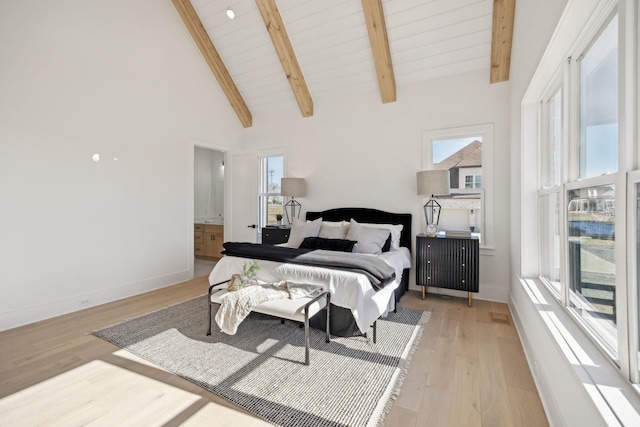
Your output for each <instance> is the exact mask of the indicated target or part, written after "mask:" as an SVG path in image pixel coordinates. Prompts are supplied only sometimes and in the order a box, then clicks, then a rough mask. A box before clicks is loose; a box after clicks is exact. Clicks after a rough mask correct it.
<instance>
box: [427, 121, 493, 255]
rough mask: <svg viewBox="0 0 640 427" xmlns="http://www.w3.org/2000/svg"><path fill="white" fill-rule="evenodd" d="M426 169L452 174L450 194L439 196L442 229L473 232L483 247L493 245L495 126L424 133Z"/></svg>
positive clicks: (488, 125)
mask: <svg viewBox="0 0 640 427" xmlns="http://www.w3.org/2000/svg"><path fill="white" fill-rule="evenodd" d="M422 138H423V139H422V141H423V161H422V169H423V170H434V169H435V170H438V169H441V170H442V169H444V170H447V171H448V172H449V188H450V194H449V195H443V196H438V197H437V199H438V203H439V204H440V205H441V206H442V211H441V215H440V224H439V226H440V229H442V230H465V231H466V230H469V231H471V232H472V233H474V234H475V235H476V236H478V237H479V238H480V245H481V247H483V248H485V249H486V248H490V247H491V245H492V242H493V239H492V233H493V215H492V211H491V207H492V201H493V188H492V180H491V178H492V175H490V174H489V175H488V174H487V171H489V172H490V171H492V170H493V168H492V161H493V154H492V153H493V125H490V124H486V125H475V126H465V127H460V128H450V129H441V130H437V131H425V132H423V137H422Z"/></svg>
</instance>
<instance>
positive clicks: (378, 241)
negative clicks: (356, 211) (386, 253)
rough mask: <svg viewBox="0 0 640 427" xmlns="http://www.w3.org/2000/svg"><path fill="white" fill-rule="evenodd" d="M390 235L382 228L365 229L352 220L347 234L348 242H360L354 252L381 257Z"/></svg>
mask: <svg viewBox="0 0 640 427" xmlns="http://www.w3.org/2000/svg"><path fill="white" fill-rule="evenodd" d="M390 233H391V232H390V231H389V230H386V229H382V228H373V227H365V226H364V225H362V224H358V223H357V222H356V221H355V220H353V219H352V220H351V224H350V225H349V232H348V233H347V240H355V241H357V242H358V243H357V244H356V246H355V247H354V248H353V252H356V253H361V254H374V255H380V254H381V253H382V247H383V246H384V244H385V242H386V241H387V239H388V238H389V234H390Z"/></svg>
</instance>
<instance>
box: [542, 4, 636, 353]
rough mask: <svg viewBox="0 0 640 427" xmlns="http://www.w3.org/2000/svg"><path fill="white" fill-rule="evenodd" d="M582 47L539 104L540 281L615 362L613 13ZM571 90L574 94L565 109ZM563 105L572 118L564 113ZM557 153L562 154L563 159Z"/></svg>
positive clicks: (616, 190) (615, 44) (615, 60)
mask: <svg viewBox="0 0 640 427" xmlns="http://www.w3.org/2000/svg"><path fill="white" fill-rule="evenodd" d="M585 45H586V47H585V48H583V49H582V51H578V52H575V55H573V58H572V59H571V60H570V61H569V62H568V63H567V64H566V65H565V67H566V68H565V70H564V71H565V72H563V73H562V76H563V77H562V78H558V80H559V82H558V83H556V84H555V85H553V86H552V90H551V91H550V92H549V95H548V96H547V97H545V98H544V99H543V101H542V103H541V104H542V108H541V117H542V120H541V121H540V126H541V129H540V131H539V133H540V135H541V136H542V138H541V139H540V144H541V147H540V151H539V156H540V161H539V162H538V164H539V168H540V170H539V185H538V188H539V189H538V210H539V212H540V215H539V219H538V227H539V242H538V254H539V259H540V266H539V276H540V278H541V280H542V281H543V282H544V283H545V284H546V285H547V286H548V288H549V289H550V290H551V291H552V293H553V294H554V295H555V296H556V297H557V298H558V300H560V301H561V302H562V304H563V305H564V306H565V307H566V308H567V310H569V312H570V313H571V314H572V315H573V316H574V318H575V319H576V321H577V322H578V323H579V324H580V325H581V326H582V327H584V328H585V329H586V330H587V331H588V332H589V334H590V335H591V336H592V337H594V338H595V339H596V340H597V342H598V344H599V345H600V346H601V347H602V348H603V349H604V350H606V352H607V354H609V355H610V356H611V357H612V358H613V359H614V360H616V361H618V360H619V351H620V349H619V342H618V337H619V334H620V330H619V325H618V319H619V318H620V316H619V311H620V309H621V307H619V306H618V304H619V302H618V298H617V297H618V293H619V292H620V290H619V288H618V285H619V280H618V279H619V278H618V275H617V274H616V259H615V256H616V250H617V247H616V233H615V229H616V222H617V217H616V205H617V203H618V202H619V201H618V200H617V199H616V193H619V194H625V192H624V191H620V189H619V188H616V182H617V172H618V164H619V159H618V151H619V150H618V145H619V144H618V91H619V88H618V54H617V52H618V16H617V14H616V15H614V16H613V17H611V18H609V19H607V20H606V22H604V23H603V24H602V30H601V31H600V32H599V33H598V34H596V35H595V36H592V39H591V40H589V41H587V43H586V44H584V45H583V46H585ZM570 87H575V88H577V90H575V91H574V92H573V93H572V97H571V98H570V99H568V100H566V103H563V102H564V101H565V100H564V99H563V94H564V93H570V92H569V90H568V88H570ZM563 105H566V106H568V107H567V108H568V109H569V111H567V112H566V113H570V114H564V113H565V112H563ZM572 117H574V118H575V119H572ZM572 126H573V127H572ZM563 135H568V137H567V138H566V139H564V138H563ZM563 153H568V156H567V158H566V159H565V158H563ZM563 165H566V166H567V171H564V170H563Z"/></svg>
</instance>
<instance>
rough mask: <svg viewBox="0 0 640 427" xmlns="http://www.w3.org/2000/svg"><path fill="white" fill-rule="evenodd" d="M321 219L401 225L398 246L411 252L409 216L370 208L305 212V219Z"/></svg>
mask: <svg viewBox="0 0 640 427" xmlns="http://www.w3.org/2000/svg"><path fill="white" fill-rule="evenodd" d="M318 218H322V219H323V220H324V221H349V220H351V218H353V219H355V220H356V221H358V222H362V223H365V222H369V223H373V224H394V225H396V224H402V225H403V227H402V232H401V233H400V246H404V247H406V248H408V249H409V251H411V242H412V237H411V214H409V213H403V214H398V213H392V212H384V211H380V210H377V209H370V208H336V209H329V210H326V211H321V212H307V219H308V220H311V221H313V220H314V219H318Z"/></svg>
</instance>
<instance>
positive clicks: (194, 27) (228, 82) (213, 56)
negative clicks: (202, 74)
mask: <svg viewBox="0 0 640 427" xmlns="http://www.w3.org/2000/svg"><path fill="white" fill-rule="evenodd" d="M171 1H172V2H173V5H174V6H175V8H176V9H177V10H178V13H179V14H180V17H181V18H182V21H183V22H184V25H185V26H186V27H187V29H188V30H189V33H191V37H192V38H193V41H194V42H195V43H196V45H197V46H198V48H199V49H200V52H201V53H202V56H203V57H204V59H205V61H206V62H207V64H208V65H209V68H210V69H211V71H212V72H213V75H214V76H215V77H216V80H218V84H220V87H221V88H222V91H223V92H224V93H225V95H226V96H227V99H228V100H229V102H230V103H231V107H233V109H234V111H235V112H236V114H237V116H238V118H239V119H240V122H241V123H242V126H244V127H245V128H248V127H251V124H252V122H253V118H252V116H251V112H250V111H249V108H248V107H247V104H246V103H245V102H244V99H243V98H242V95H240V91H239V90H238V87H237V86H236V84H235V83H234V82H233V79H232V78H231V75H230V74H229V71H228V70H227V67H225V65H224V62H222V58H220V55H219V54H218V51H217V50H216V48H215V46H214V45H213V42H212V41H211V38H210V37H209V34H208V33H207V30H205V28H204V26H203V25H202V21H200V18H198V14H197V13H196V11H195V9H194V8H193V5H192V4H191V2H190V1H189V0H171Z"/></svg>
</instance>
